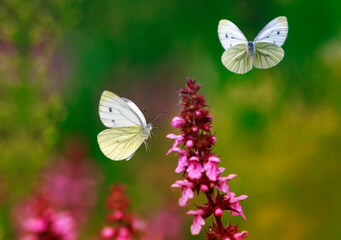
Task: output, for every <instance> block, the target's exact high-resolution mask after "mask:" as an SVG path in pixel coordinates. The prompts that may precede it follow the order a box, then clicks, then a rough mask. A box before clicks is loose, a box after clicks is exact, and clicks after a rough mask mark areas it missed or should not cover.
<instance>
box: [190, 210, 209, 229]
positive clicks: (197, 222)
mask: <svg viewBox="0 0 341 240" xmlns="http://www.w3.org/2000/svg"><path fill="white" fill-rule="evenodd" d="M203 213H204V211H203V210H202V209H197V210H190V211H188V212H187V214H189V215H194V216H193V224H192V225H191V233H192V235H198V234H199V233H200V231H201V227H202V226H204V225H205V220H204V219H203V217H202V214H203Z"/></svg>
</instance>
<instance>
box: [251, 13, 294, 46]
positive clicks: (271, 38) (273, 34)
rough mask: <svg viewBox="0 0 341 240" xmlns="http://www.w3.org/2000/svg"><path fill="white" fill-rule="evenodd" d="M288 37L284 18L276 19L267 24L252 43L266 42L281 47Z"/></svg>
mask: <svg viewBox="0 0 341 240" xmlns="http://www.w3.org/2000/svg"><path fill="white" fill-rule="evenodd" d="M287 36H288V21H287V18H286V17H277V18H275V19H274V20H272V21H271V22H269V23H268V24H267V25H266V26H265V27H264V28H263V29H262V31H260V32H259V33H258V35H257V36H256V38H255V40H254V43H257V42H268V43H272V44H276V45H277V46H279V47H281V46H282V45H283V43H284V41H285V39H286V38H287Z"/></svg>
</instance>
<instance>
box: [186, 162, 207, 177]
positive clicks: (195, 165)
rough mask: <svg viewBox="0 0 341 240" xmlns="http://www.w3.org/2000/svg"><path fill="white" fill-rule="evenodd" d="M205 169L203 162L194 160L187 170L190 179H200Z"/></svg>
mask: <svg viewBox="0 0 341 240" xmlns="http://www.w3.org/2000/svg"><path fill="white" fill-rule="evenodd" d="M192 158H193V157H192ZM190 160H191V159H190ZM204 171H205V170H204V168H203V167H202V165H201V163H200V162H194V161H192V162H190V164H189V166H188V168H187V170H186V172H187V173H188V177H189V178H190V179H200V178H201V176H202V172H204Z"/></svg>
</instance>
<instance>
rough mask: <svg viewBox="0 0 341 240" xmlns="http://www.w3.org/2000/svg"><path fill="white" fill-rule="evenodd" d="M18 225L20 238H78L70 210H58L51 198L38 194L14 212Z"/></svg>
mask: <svg viewBox="0 0 341 240" xmlns="http://www.w3.org/2000/svg"><path fill="white" fill-rule="evenodd" d="M14 214H15V217H16V220H15V223H16V224H19V226H18V231H17V232H18V235H19V239H21V240H22V239H36V240H40V239H42V238H41V236H44V237H45V238H44V239H58V240H75V239H76V238H77V234H76V230H75V221H74V218H73V217H72V215H71V213H70V212H68V211H64V212H57V211H56V210H55V209H54V208H53V207H52V206H51V203H50V202H49V200H48V199H47V198H46V197H44V196H41V195H36V196H34V197H32V198H31V199H29V200H27V201H25V202H24V203H23V204H22V205H19V206H18V207H17V208H16V211H15V212H14Z"/></svg>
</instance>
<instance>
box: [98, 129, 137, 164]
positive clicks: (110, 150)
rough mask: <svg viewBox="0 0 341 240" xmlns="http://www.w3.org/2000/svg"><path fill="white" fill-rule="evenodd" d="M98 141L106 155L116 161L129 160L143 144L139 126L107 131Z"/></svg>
mask: <svg viewBox="0 0 341 240" xmlns="http://www.w3.org/2000/svg"><path fill="white" fill-rule="evenodd" d="M97 140H98V144H99V147H100V149H101V150H102V152H103V153H104V155H105V156H107V157H108V158H110V159H111V160H114V161H119V160H123V159H126V160H129V159H130V158H131V157H132V156H133V155H134V153H135V151H136V150H137V149H138V148H139V147H140V146H141V144H142V142H143V138H142V135H141V127H139V126H133V127H119V128H111V129H106V130H104V131H102V132H100V133H99V134H98V136H97Z"/></svg>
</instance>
